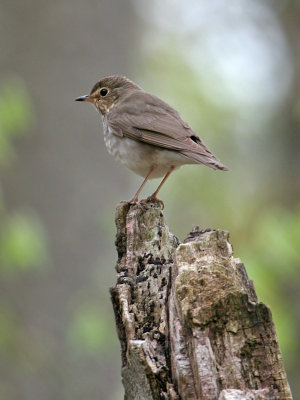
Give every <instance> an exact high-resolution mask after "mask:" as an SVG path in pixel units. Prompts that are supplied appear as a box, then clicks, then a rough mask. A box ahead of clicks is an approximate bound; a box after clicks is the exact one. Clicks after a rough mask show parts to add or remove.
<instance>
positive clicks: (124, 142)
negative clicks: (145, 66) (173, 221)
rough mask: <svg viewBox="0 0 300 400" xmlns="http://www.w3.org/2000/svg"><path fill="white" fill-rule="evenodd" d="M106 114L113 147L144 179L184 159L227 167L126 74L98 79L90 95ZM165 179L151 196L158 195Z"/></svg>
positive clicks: (109, 145) (84, 98) (165, 171)
mask: <svg viewBox="0 0 300 400" xmlns="http://www.w3.org/2000/svg"><path fill="white" fill-rule="evenodd" d="M76 100H81V101H89V102H91V103H93V104H94V105H95V107H96V108H97V109H98V111H99V112H100V113H101V114H102V116H103V125H104V138H105V143H106V146H107V149H108V151H109V152H110V153H111V154H112V155H113V156H114V157H115V159H116V160H117V161H118V162H120V163H121V164H123V165H125V166H126V167H128V168H129V169H131V170H132V171H134V172H136V173H137V174H139V175H141V176H143V177H145V180H144V182H143V184H142V186H141V187H140V189H139V190H138V192H137V193H136V195H135V196H134V198H133V201H137V199H138V195H139V193H140V191H141V189H142V187H143V186H144V184H145V183H146V181H147V180H148V179H151V178H155V177H160V176H164V175H165V178H164V180H163V182H162V183H164V181H165V180H166V178H167V177H168V176H169V174H170V172H172V171H173V170H174V169H177V168H179V167H180V166H181V165H184V164H204V165H206V166H208V167H210V168H213V169H220V170H223V171H227V170H228V168H227V167H226V166H225V165H224V164H222V163H221V162H220V161H219V160H218V159H217V158H216V157H215V156H214V155H213V154H212V152H211V151H210V150H209V149H208V148H207V147H206V146H205V145H204V143H203V142H202V140H201V139H200V138H199V136H198V135H197V134H196V133H195V132H194V131H193V130H192V128H191V127H190V126H189V125H188V124H187V123H186V122H184V121H183V120H182V119H181V118H180V116H179V114H178V112H177V111H176V110H174V108H172V107H171V106H169V105H168V104H167V103H165V102H164V101H163V100H161V99H159V98H158V97H156V96H154V95H152V94H150V93H147V92H145V91H144V90H143V89H142V88H140V87H139V86H138V85H136V84H135V83H133V82H132V81H130V80H129V79H127V78H124V77H120V76H110V77H106V78H104V79H102V80H101V81H99V82H98V83H96V84H95V85H94V87H93V89H92V90H91V92H90V94H89V95H87V96H82V97H79V98H77V99H76ZM162 183H161V185H160V186H159V187H158V189H157V190H156V191H155V193H154V194H153V195H152V196H151V197H154V198H156V195H157V193H158V190H159V189H160V187H161V186H162Z"/></svg>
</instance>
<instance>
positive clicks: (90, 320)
mask: <svg viewBox="0 0 300 400" xmlns="http://www.w3.org/2000/svg"><path fill="white" fill-rule="evenodd" d="M110 312H111V310H109V311H108V310H104V309H102V308H101V305H100V304H99V303H97V304H90V303H87V304H85V303H83V304H80V306H78V307H76V308H75V310H74V315H73V318H72V320H71V323H70V326H69V332H68V336H67V340H68V343H69V345H70V346H71V347H72V350H73V351H74V352H75V353H78V352H79V353H82V352H83V353H92V354H95V352H101V353H103V352H108V353H110V352H111V351H112V348H113V347H114V346H115V342H116V341H115V337H114V336H112V335H111V332H114V330H115V326H114V321H113V320H112V318H109V316H110Z"/></svg>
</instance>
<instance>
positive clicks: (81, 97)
mask: <svg viewBox="0 0 300 400" xmlns="http://www.w3.org/2000/svg"><path fill="white" fill-rule="evenodd" d="M75 101H89V102H90V103H92V102H93V98H92V97H91V96H90V95H89V94H86V95H84V96H80V97H77V99H75Z"/></svg>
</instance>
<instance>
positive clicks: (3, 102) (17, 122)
mask: <svg viewBox="0 0 300 400" xmlns="http://www.w3.org/2000/svg"><path fill="white" fill-rule="evenodd" d="M33 123H34V112H33V107H32V104H31V100H30V97H29V95H28V93H27V90H26V88H25V86H24V84H23V81H22V80H20V79H18V78H8V79H7V80H6V81H5V82H4V83H2V84H1V85H0V167H2V168H4V167H6V168H7V167H9V166H10V165H11V164H12V162H13V161H14V159H15V157H16V155H15V152H14V148H13V140H14V138H15V137H16V136H18V135H23V134H25V133H27V132H28V130H29V128H30V127H31V126H32V125H33ZM0 193H1V187H0ZM0 222H1V226H0V272H1V273H7V272H10V273H11V272H16V271H17V270H24V269H31V268H32V267H41V266H42V265H44V263H45V260H46V253H47V251H46V239H45V233H44V231H43V229H42V226H41V224H40V222H39V220H38V218H37V217H36V216H35V217H33V216H32V215H26V214H24V213H21V212H20V211H17V212H13V213H8V212H7V211H6V208H5V204H4V200H3V196H2V197H1V198H0Z"/></svg>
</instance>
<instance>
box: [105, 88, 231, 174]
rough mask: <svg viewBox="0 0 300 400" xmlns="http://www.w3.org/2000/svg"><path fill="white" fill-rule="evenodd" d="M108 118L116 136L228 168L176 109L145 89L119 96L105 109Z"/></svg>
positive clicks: (215, 166)
mask: <svg viewBox="0 0 300 400" xmlns="http://www.w3.org/2000/svg"><path fill="white" fill-rule="evenodd" d="M107 122H108V125H109V127H110V129H111V130H112V132H113V133H114V134H116V135H118V136H124V137H128V138H130V139H133V140H138V141H141V142H144V143H148V144H151V145H154V146H158V147H162V148H164V149H168V150H175V151H179V152H180V153H181V154H182V155H184V156H185V157H187V158H188V159H190V160H191V161H193V162H195V163H202V164H205V165H207V166H209V167H211V168H214V169H224V170H226V169H227V167H225V166H224V165H223V164H222V163H221V162H220V161H219V160H218V159H217V158H216V157H215V156H214V155H213V154H212V152H211V151H210V150H209V149H208V148H207V147H206V146H205V144H204V143H203V142H202V140H201V139H200V138H199V136H198V135H197V134H196V133H195V132H194V131H193V130H192V128H191V127H190V126H189V125H188V124H187V123H186V122H184V121H183V120H182V119H181V118H180V116H179V114H178V113H177V111H175V110H174V109H173V108H172V107H170V106H169V105H168V104H167V103H165V102H164V101H162V100H160V99H159V98H157V97H156V96H153V95H151V94H149V93H146V92H144V91H135V92H133V93H131V94H129V95H128V96H127V97H125V98H124V99H122V101H121V102H119V103H118V104H117V105H116V106H115V107H113V108H112V109H111V111H110V112H109V113H108V115H107Z"/></svg>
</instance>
